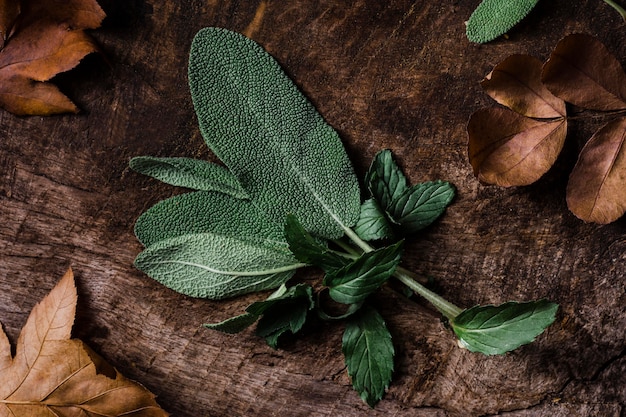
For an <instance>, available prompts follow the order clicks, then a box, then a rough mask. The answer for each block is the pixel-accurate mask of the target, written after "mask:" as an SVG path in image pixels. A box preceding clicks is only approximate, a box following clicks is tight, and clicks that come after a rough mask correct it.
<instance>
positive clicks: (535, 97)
mask: <svg viewBox="0 0 626 417" xmlns="http://www.w3.org/2000/svg"><path fill="white" fill-rule="evenodd" d="M542 67H543V63H542V62H541V61H540V60H539V59H537V58H535V57H533V56H530V55H511V56H509V57H508V58H506V59H505V60H504V61H502V62H500V63H499V64H498V65H496V66H495V68H494V69H493V70H492V71H491V72H490V73H489V74H488V75H487V77H485V79H484V80H483V81H482V82H481V83H480V85H481V86H482V87H483V89H484V90H485V92H486V93H487V94H489V96H491V98H493V99H494V100H496V101H497V102H498V103H500V104H502V105H504V106H506V107H508V108H510V109H511V110H513V111H515V112H517V113H519V114H521V115H523V116H526V117H536V118H543V119H549V118H557V117H564V116H565V115H566V110H565V102H564V101H563V100H561V99H560V98H558V97H556V96H554V95H553V94H552V93H551V92H550V90H548V89H547V88H546V87H545V85H544V84H543V83H542V82H541V70H542Z"/></svg>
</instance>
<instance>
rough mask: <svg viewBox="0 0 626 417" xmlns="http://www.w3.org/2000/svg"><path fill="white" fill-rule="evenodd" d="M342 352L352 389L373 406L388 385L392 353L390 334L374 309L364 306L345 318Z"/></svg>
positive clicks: (392, 365)
mask: <svg viewBox="0 0 626 417" xmlns="http://www.w3.org/2000/svg"><path fill="white" fill-rule="evenodd" d="M342 351H343V355H344V357H345V361H346V366H347V368H348V375H350V378H352V386H353V387H354V389H355V390H356V391H357V392H358V393H359V395H360V396H361V398H362V399H363V401H365V402H366V403H367V404H369V406H370V407H374V405H376V403H377V402H378V401H379V400H380V399H381V398H382V397H383V395H384V394H385V390H386V389H387V388H388V387H389V383H390V382H391V374H392V373H393V367H394V364H393V357H394V353H395V352H394V348H393V344H392V342H391V334H390V333H389V330H387V326H386V325H385V321H384V320H383V318H382V317H381V316H380V314H378V312H377V311H376V310H374V309H373V308H372V307H368V306H364V307H363V308H362V309H361V310H359V312H358V313H357V314H354V315H353V316H351V317H350V318H349V320H348V324H347V326H346V330H345V332H344V334H343V340H342Z"/></svg>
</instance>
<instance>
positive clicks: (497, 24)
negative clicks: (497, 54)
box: [465, 0, 539, 43]
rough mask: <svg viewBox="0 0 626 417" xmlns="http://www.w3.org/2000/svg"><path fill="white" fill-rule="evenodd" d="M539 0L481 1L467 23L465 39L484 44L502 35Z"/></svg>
mask: <svg viewBox="0 0 626 417" xmlns="http://www.w3.org/2000/svg"><path fill="white" fill-rule="evenodd" d="M538 1H539V0H483V1H482V2H481V3H480V4H479V5H478V7H477V8H476V10H474V12H473V13H472V15H471V16H470V18H469V20H468V21H467V27H466V31H465V32H466V34H467V39H469V40H470V41H472V42H476V43H485V42H489V41H491V40H494V39H495V38H497V37H498V36H500V35H504V34H505V33H506V32H508V31H509V30H510V29H511V28H512V27H513V26H515V25H516V24H518V23H519V22H520V21H521V20H522V19H524V17H526V15H528V13H530V11H531V10H532V9H533V8H534V7H535V6H536V5H537V2H538Z"/></svg>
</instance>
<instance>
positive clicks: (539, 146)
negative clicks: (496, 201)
mask: <svg viewBox="0 0 626 417" xmlns="http://www.w3.org/2000/svg"><path fill="white" fill-rule="evenodd" d="M467 132H468V134H469V145H468V153H469V159H470V163H471V164H472V168H473V169H474V175H475V176H476V177H478V179H479V180H480V181H481V182H484V183H487V184H495V185H499V186H502V187H511V186H517V185H528V184H532V183H533V182H535V181H537V180H538V179H539V178H541V176H542V175H543V174H545V173H546V172H547V171H548V170H549V169H550V167H551V166H552V165H553V164H554V162H555V161H556V159H557V157H558V156H559V153H560V152H561V149H562V148H563V144H564V142H565V136H566V135H567V122H566V120H565V119H564V118H561V119H556V120H537V119H531V118H528V117H524V116H522V115H520V114H518V113H515V112H513V111H510V110H508V109H504V108H497V107H492V108H486V109H480V110H478V111H476V112H475V113H474V114H472V116H471V118H470V120H469V123H468V125H467Z"/></svg>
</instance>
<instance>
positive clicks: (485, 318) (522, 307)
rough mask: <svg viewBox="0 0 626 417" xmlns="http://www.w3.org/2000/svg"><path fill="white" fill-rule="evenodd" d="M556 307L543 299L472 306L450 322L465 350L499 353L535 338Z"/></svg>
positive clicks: (553, 315) (487, 353)
mask: <svg viewBox="0 0 626 417" xmlns="http://www.w3.org/2000/svg"><path fill="white" fill-rule="evenodd" d="M557 309H558V305H557V304H555V303H552V302H549V301H547V300H539V301H530V302H526V303H517V302H513V301H511V302H507V303H504V304H501V305H499V306H493V305H487V306H474V307H471V308H469V309H467V310H464V311H462V312H461V313H460V314H459V315H458V316H456V317H455V318H454V319H453V320H452V321H451V323H450V324H451V325H452V329H453V330H454V333H456V335H457V337H458V338H459V342H460V343H461V344H462V345H463V346H464V347H466V348H467V349H468V350H470V351H472V352H480V353H484V354H485V355H500V354H503V353H506V352H509V351H512V350H514V349H516V348H518V347H519V346H521V345H524V344H526V343H530V342H532V341H533V340H535V338H536V337H537V336H538V335H540V334H541V333H542V332H543V331H544V330H545V329H546V328H547V327H548V326H549V325H550V324H552V323H553V322H554V320H555V314H556V311H557Z"/></svg>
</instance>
